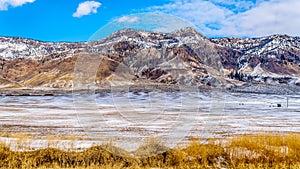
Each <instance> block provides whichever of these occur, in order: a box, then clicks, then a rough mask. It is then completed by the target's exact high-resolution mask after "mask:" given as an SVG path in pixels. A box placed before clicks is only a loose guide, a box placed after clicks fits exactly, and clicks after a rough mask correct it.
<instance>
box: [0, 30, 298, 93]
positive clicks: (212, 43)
mask: <svg viewBox="0 0 300 169" xmlns="http://www.w3.org/2000/svg"><path fill="white" fill-rule="evenodd" d="M299 48H300V38H298V37H289V36H286V35H274V36H269V37H263V38H253V39H236V38H220V39H209V38H206V37H205V36H203V35H201V34H199V33H198V32H197V31H195V30H193V29H191V28H186V29H182V30H178V31H175V32H172V33H170V34H160V33H153V32H145V31H137V30H132V29H125V30H120V31H118V32H116V33H114V34H112V35H111V36H109V37H108V38H106V39H102V40H99V41H94V42H83V43H67V42H64V43H47V42H40V41H35V40H30V39H23V38H9V37H0V83H1V87H2V88H3V87H14V88H15V87H27V88H28V87H29V88H36V87H50V88H71V87H72V83H73V75H74V69H76V61H77V59H78V57H81V55H82V54H83V53H85V54H86V53H93V54H98V55H99V57H101V63H99V64H100V65H99V66H98V67H99V68H98V69H97V71H95V74H96V76H95V78H94V83H96V84H98V85H99V86H101V84H103V83H107V82H111V81H113V80H114V79H117V78H116V77H123V78H125V79H127V80H128V79H129V81H132V82H137V83H138V82H145V83H164V84H183V85H197V86H212V87H230V86H235V85H241V84H243V83H284V84H289V85H295V84H298V75H299V73H300V67H299V65H300V61H299V56H300V49H299ZM88 63H89V61H87V64H88ZM81 64H83V63H81ZM84 66H85V65H84V64H83V68H84ZM86 68H88V66H86ZM120 68H122V69H120ZM124 74H126V76H124Z"/></svg>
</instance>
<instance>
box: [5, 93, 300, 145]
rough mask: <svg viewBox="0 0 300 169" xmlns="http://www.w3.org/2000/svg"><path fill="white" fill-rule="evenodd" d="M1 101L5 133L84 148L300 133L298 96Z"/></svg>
mask: <svg viewBox="0 0 300 169" xmlns="http://www.w3.org/2000/svg"><path fill="white" fill-rule="evenodd" d="M0 100H1V101H0V126H1V127H0V130H1V131H2V133H9V134H14V133H26V134H30V135H33V136H34V137H35V138H38V139H41V140H42V139H43V138H46V137H47V136H51V135H54V136H58V137H74V136H75V137H78V138H81V137H82V138H84V139H85V140H86V141H80V144H83V145H91V144H92V143H91V142H90V140H98V141H99V140H100V141H109V140H113V141H115V142H116V143H118V144H120V145H121V147H124V145H126V146H127V148H128V149H134V148H136V147H138V145H139V144H140V143H141V140H143V139H144V138H149V137H158V138H160V139H162V140H164V142H165V143H167V144H170V145H173V144H175V143H178V142H181V141H184V140H186V139H187V138H188V137H199V138H211V137H213V138H220V137H221V138H222V137H226V136H232V135H236V134H245V133H256V132H261V131H275V132H300V96H299V95H271V94H248V93H227V92H226V93H222V92H216V91H211V92H208V91H206V92H204V91H203V92H100V93H96V94H91V93H89V94H82V93H74V94H63V95H54V96H2V97H1V99H0ZM287 100H288V103H287ZM4 137H5V135H4V136H3V135H2V139H4ZM84 142H85V143H84ZM131 142H132V144H130V145H131V146H132V147H130V146H129V145H128V143H131Z"/></svg>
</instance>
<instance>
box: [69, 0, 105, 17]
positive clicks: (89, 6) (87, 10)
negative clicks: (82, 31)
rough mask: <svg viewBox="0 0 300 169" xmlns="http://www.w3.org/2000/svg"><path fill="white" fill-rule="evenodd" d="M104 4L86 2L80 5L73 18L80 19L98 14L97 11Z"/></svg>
mask: <svg viewBox="0 0 300 169" xmlns="http://www.w3.org/2000/svg"><path fill="white" fill-rule="evenodd" d="M101 5H102V4H101V3H100V2H96V1H85V2H82V3H80V4H79V5H78V7H77V10H76V12H74V13H73V17H76V18H80V17H82V16H85V15H89V14H91V13H94V14H95V13H97V9H98V8H99V7H100V6H101Z"/></svg>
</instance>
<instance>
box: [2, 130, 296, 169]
mask: <svg viewBox="0 0 300 169" xmlns="http://www.w3.org/2000/svg"><path fill="white" fill-rule="evenodd" d="M20 144H21V143H20ZM108 150H110V151H108ZM162 150H165V152H161V153H159V154H157V155H153V156H149V157H148V156H147V153H150V154H151V153H153V152H157V151H158V152H159V151H162ZM111 152H117V153H111ZM117 154H122V155H123V156H120V155H117ZM128 154H130V152H126V151H125V150H122V149H120V148H117V147H114V146H113V145H112V144H107V145H102V146H93V147H91V148H88V149H86V150H83V151H81V152H73V151H70V150H59V149H55V148H50V147H49V148H45V149H40V150H34V151H13V150H10V148H9V146H7V145H4V144H0V168H26V169H27V168H41V169H44V168H78V169H81V168H92V169H93V168H97V169H98V168H103V169H119V168H132V169H141V168H174V169H177V168H186V169H189V168H204V169H205V168H207V169H208V168H209V169H211V168H216V169H221V168H226V169H245V168H246V169H247V168H248V169H266V168H270V169H271V168H272V169H299V168H300V134H296V133H289V134H272V133H269V134H258V135H241V136H235V137H233V138H227V139H224V141H223V142H222V141H218V142H217V141H214V140H211V141H208V143H206V144H201V143H200V142H199V140H193V141H192V142H191V143H190V144H189V145H188V146H187V147H184V148H173V149H168V148H166V147H165V146H163V145H162V144H161V143H160V142H157V141H153V142H150V143H149V144H148V145H144V146H142V147H141V148H140V149H138V150H137V151H136V152H131V154H135V155H140V158H133V157H130V156H129V155H128Z"/></svg>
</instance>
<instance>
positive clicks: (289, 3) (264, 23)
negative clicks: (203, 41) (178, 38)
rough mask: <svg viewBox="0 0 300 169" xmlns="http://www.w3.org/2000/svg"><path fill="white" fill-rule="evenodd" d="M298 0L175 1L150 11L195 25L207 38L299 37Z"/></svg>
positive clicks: (299, 12) (299, 14)
mask: <svg viewBox="0 0 300 169" xmlns="http://www.w3.org/2000/svg"><path fill="white" fill-rule="evenodd" d="M299 8H300V1H299V0H259V1H256V3H253V2H252V1H249V0H242V1H238V0H174V2H173V3H170V4H166V5H163V6H155V7H151V8H149V9H148V10H150V11H157V10H158V11H162V12H166V13H169V14H173V15H176V16H179V17H182V18H184V19H186V20H188V21H191V22H192V23H194V24H195V25H196V26H197V27H198V28H199V31H200V32H201V33H203V34H205V35H208V36H250V37H254V36H265V35H270V34H289V35H294V36H299V35H300V31H299V30H300V22H299V18H300V10H299Z"/></svg>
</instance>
